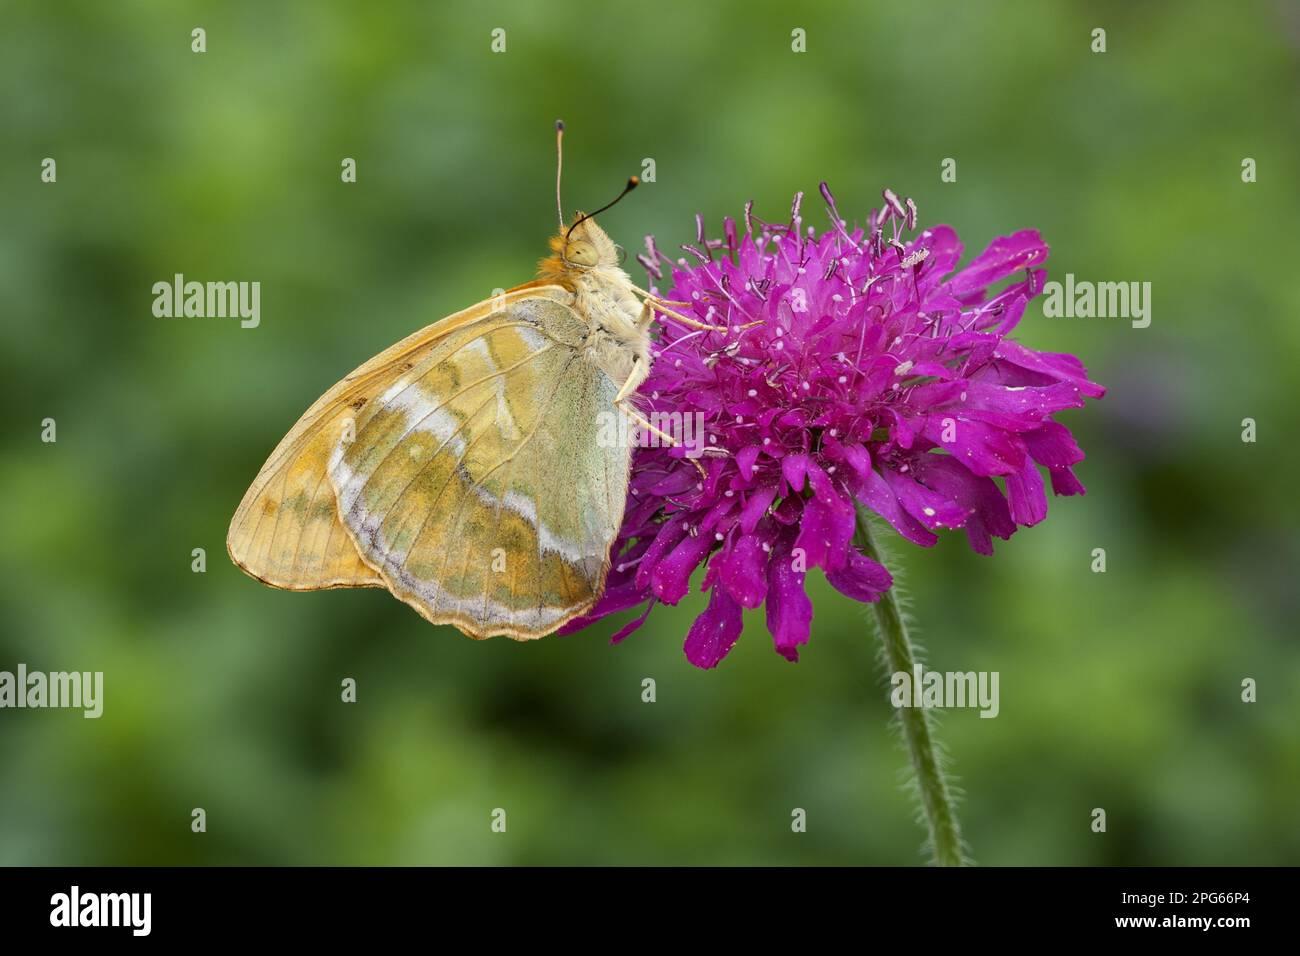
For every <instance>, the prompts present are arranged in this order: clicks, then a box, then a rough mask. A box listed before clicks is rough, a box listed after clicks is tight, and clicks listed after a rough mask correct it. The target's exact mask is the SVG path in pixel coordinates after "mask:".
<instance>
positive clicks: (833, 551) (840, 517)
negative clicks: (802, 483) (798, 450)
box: [794, 465, 854, 570]
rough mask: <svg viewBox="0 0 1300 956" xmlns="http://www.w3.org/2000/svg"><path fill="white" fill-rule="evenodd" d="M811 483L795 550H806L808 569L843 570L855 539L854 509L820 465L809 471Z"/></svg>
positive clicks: (812, 467) (813, 466)
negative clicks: (849, 549)
mask: <svg viewBox="0 0 1300 956" xmlns="http://www.w3.org/2000/svg"><path fill="white" fill-rule="evenodd" d="M808 482H809V484H810V485H811V486H812V489H813V496H812V497H811V498H809V499H808V500H807V501H805V502H804V506H803V521H802V522H800V525H799V536H798V538H797V539H796V540H795V543H794V546H795V547H796V548H802V549H803V551H804V554H805V555H806V560H807V562H808V565H809V567H814V566H815V567H819V568H826V569H827V570H830V569H832V568H838V567H841V566H843V564H844V562H845V560H846V555H847V552H848V547H849V542H850V541H851V540H852V539H853V528H854V522H853V505H852V504H851V503H850V502H849V501H848V500H846V499H845V498H844V497H842V496H841V495H840V493H839V491H838V489H836V487H835V483H834V482H833V481H831V479H830V477H829V476H828V475H827V474H826V472H824V471H822V470H821V468H819V467H818V466H817V465H812V466H810V467H809V469H808Z"/></svg>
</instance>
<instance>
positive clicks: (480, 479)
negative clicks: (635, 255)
mask: <svg viewBox="0 0 1300 956" xmlns="http://www.w3.org/2000/svg"><path fill="white" fill-rule="evenodd" d="M563 135H564V124H563V123H562V122H557V123H556V157H557V162H556V177H555V194H556V209H557V212H558V214H559V220H560V231H559V233H557V234H556V235H555V236H554V237H553V238H552V239H551V241H550V249H551V255H550V256H549V257H548V258H545V259H543V260H542V261H541V263H540V264H539V269H538V278H537V279H535V280H533V281H531V282H526V283H524V284H523V285H519V286H515V287H514V288H512V289H509V290H508V291H506V292H504V293H503V294H499V295H496V296H494V297H492V298H490V299H486V300H484V301H482V302H480V303H478V304H477V305H473V306H470V307H469V308H468V309H465V310H463V311H461V312H457V313H455V314H453V315H450V316H448V317H446V318H444V319H442V320H441V321H439V322H435V323H434V324H432V325H430V326H428V327H426V328H423V329H421V330H420V331H418V332H415V333H414V334H412V335H410V336H408V337H407V338H405V339H403V340H402V341H400V342H398V343H397V344H395V345H393V346H391V347H390V348H388V349H386V350H385V351H383V352H381V353H380V354H379V355H376V356H375V357H374V358H372V359H370V360H369V361H368V362H366V363H365V364H363V365H362V366H360V367H359V368H357V369H356V370H355V371H353V372H352V373H351V374H350V375H348V376H347V377H346V378H344V379H343V380H342V381H340V382H338V383H337V384H335V385H334V386H333V387H332V388H331V389H330V390H329V391H327V392H326V393H325V394H324V395H322V396H321V397H320V398H318V399H317V400H316V402H315V403H314V404H313V405H312V406H311V407H310V408H309V409H307V411H306V412H305V413H304V414H303V416H302V417H301V418H300V419H298V422H297V424H295V425H294V426H293V428H292V430H290V432H289V433H288V434H287V435H286V436H285V437H284V439H283V440H282V441H281V442H280V443H279V445H277V446H276V448H275V450H274V451H273V452H272V453H271V456H270V457H269V458H268V459H267V461H266V464H264V465H263V466H262V469H261V471H259V472H258V474H257V477H256V478H255V479H254V480H253V483H252V485H251V486H250V487H249V489H248V491H247V492H246V493H245V495H244V498H243V500H242V501H241V502H240V504H239V508H238V509H237V510H236V511H235V514H234V517H233V518H232V519H231V522H230V531H229V534H228V536H227V540H226V547H227V550H228V551H229V553H230V557H231V560H233V561H234V563H235V564H236V565H237V566H238V567H240V568H241V569H242V570H243V571H244V572H246V573H247V574H249V575H251V576H252V577H254V578H256V579H258V580H259V581H261V582H263V583H264V584H268V585H270V586H272V587H276V588H286V589H289V590H297V591H310V590H318V589H323V588H341V587H383V588H387V589H388V590H389V591H390V592H391V593H392V594H393V595H394V596H396V597H398V598H400V599H401V600H402V601H405V602H406V603H407V604H409V605H411V606H412V607H413V608H415V610H417V611H418V612H419V613H420V614H421V615H423V616H424V617H425V618H426V619H428V620H429V621H431V622H433V623H434V624H452V625H454V626H456V627H457V628H459V629H460V630H461V631H462V632H464V633H465V634H467V635H469V636H470V637H473V638H486V637H491V636H494V635H506V636H509V637H512V638H515V639H517V640H529V639H532V638H538V637H543V636H545V635H547V634H550V633H552V632H553V631H555V630H556V629H557V628H559V627H561V626H563V625H564V624H565V623H566V622H568V621H570V620H572V619H573V618H575V617H578V616H580V615H582V614H584V613H586V612H587V611H589V610H590V609H591V608H592V606H593V605H594V604H595V603H596V601H597V600H598V599H599V598H600V596H601V593H602V592H603V590H604V587H605V578H606V574H607V573H608V571H609V561H610V556H609V552H610V547H611V545H612V544H613V541H614V538H615V536H616V535H617V533H618V529H619V526H620V524H621V522H622V518H623V511H624V505H625V502H626V498H627V488H628V476H629V471H630V467H631V454H632V447H631V444H629V443H627V442H610V441H608V440H604V441H602V440H600V437H601V436H600V435H598V433H597V431H598V428H599V423H600V422H601V421H602V420H606V421H607V420H608V416H610V415H624V416H627V420H628V423H629V424H631V425H632V426H634V427H635V426H639V427H640V428H642V429H646V430H647V431H649V432H653V433H655V434H656V435H657V437H659V438H661V439H663V440H666V441H668V442H672V441H673V439H672V437H671V436H668V435H665V434H664V433H663V432H661V431H659V430H658V429H657V428H656V427H655V426H654V425H652V424H651V423H650V422H647V421H646V420H645V418H644V417H643V416H642V415H641V414H640V413H639V412H638V411H637V409H636V408H635V407H634V406H633V404H632V398H633V396H634V394H635V392H636V390H637V388H638V387H639V386H640V385H641V384H642V383H643V382H644V381H645V379H646V377H647V376H648V375H649V374H650V365H651V336H650V328H651V325H652V323H653V322H654V321H655V319H656V315H657V314H658V315H661V316H665V317H667V318H668V319H670V320H673V321H678V322H681V323H684V324H685V325H688V326H690V327H692V328H697V329H707V330H713V331H724V332H725V331H726V329H725V328H720V327H718V326H712V325H707V324H705V323H702V322H699V321H698V320H695V319H692V318H689V317H688V316H685V315H682V314H681V313H679V312H675V311H673V309H672V308H671V306H681V305H686V303H679V302H672V301H670V300H665V299H662V298H660V297H659V296H657V295H655V294H653V293H650V292H647V291H646V290H644V289H640V288H638V287H637V286H635V285H633V284H632V281H631V279H630V278H629V276H628V275H627V273H626V272H624V271H623V269H622V268H621V267H620V265H619V261H620V259H619V252H620V250H619V249H618V247H617V246H616V245H615V244H614V243H613V241H612V240H611V239H610V238H609V236H608V235H607V234H606V233H605V232H604V231H603V230H602V229H601V228H600V227H599V226H598V225H597V224H596V222H595V220H594V218H593V217H594V216H595V215H597V214H599V213H603V212H604V211H605V210H607V209H609V208H610V207H611V206H613V205H614V203H617V202H618V201H619V200H620V199H622V198H623V197H624V196H626V195H627V194H628V192H630V191H631V190H632V189H633V188H635V187H636V185H637V183H638V180H637V178H636V177H635V176H633V177H632V178H631V179H629V180H628V184H627V186H626V187H625V188H624V189H623V191H622V192H621V193H620V194H619V196H618V197H617V198H616V199H615V200H614V201H613V202H611V203H608V204H606V205H605V206H603V207H601V208H600V209H598V210H596V212H595V213H591V214H587V215H584V214H582V213H577V214H575V216H574V217H573V221H572V222H571V223H570V224H569V225H568V226H567V228H566V226H565V217H564V207H563V205H562V203H561V201H560V176H561V171H562V169H563V145H562V144H563ZM602 416H605V418H604V419H602ZM697 467H698V465H697Z"/></svg>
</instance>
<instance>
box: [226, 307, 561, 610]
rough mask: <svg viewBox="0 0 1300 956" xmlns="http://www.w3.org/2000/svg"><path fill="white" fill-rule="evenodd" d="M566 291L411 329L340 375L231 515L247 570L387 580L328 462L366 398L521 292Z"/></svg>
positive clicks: (229, 542)
mask: <svg viewBox="0 0 1300 956" xmlns="http://www.w3.org/2000/svg"><path fill="white" fill-rule="evenodd" d="M548 294H564V293H563V290H557V289H555V288H554V287H543V288H532V289H528V288H526V287H523V288H521V289H520V290H512V291H511V292H509V293H506V295H505V296H502V297H499V298H497V299H491V300H485V301H484V302H481V303H479V304H478V305H475V306H472V307H471V308H469V309H466V310H464V311H463V312H459V313H456V314H455V315H452V316H448V317H447V318H445V319H443V320H442V321H440V322H437V323H434V324H433V325H430V326H427V327H426V328H424V329H421V330H420V331H418V332H416V333H414V334H412V335H410V336H407V337H406V338H405V339H403V340H402V341H400V342H398V343H396V344H395V345H393V346H391V347H390V348H388V349H386V350H385V351H384V352H382V353H380V354H379V355H377V356H375V357H374V358H372V359H370V360H369V361H368V362H366V363H365V364H364V365H362V366H361V367H360V368H358V369H356V370H355V371H354V372H352V374H350V375H348V376H347V377H346V378H345V379H343V380H342V381H340V382H338V383H336V384H335V385H334V387H333V388H331V389H330V390H329V391H328V392H326V393H325V394H324V395H323V396H321V397H320V398H319V399H318V400H317V401H316V402H315V403H314V404H313V405H312V406H311V408H309V409H308V410H307V411H306V413H304V414H303V416H302V417H301V418H300V419H299V420H298V422H297V424H295V425H294V427H293V429H292V430H291V431H290V432H289V434H288V435H286V436H285V437H284V439H283V440H282V441H281V442H280V444H279V445H278V446H277V447H276V449H275V451H273V452H272V453H271V455H270V457H269V458H268V459H267V461H266V464H264V465H263V466H262V469H261V470H260V471H259V472H258V475H257V477H256V478H255V479H254V480H253V483H252V485H251V486H250V487H249V489H248V491H247V492H246V493H245V495H244V498H243V501H242V502H241V503H240V505H239V508H238V509H237V510H236V511H235V515H234V518H233V519H232V520H231V522H230V531H229V534H228V536H227V539H226V547H227V550H228V551H229V552H230V556H231V559H232V560H233V561H234V562H235V563H236V564H237V565H238V566H239V567H240V568H242V569H243V570H244V571H246V572H247V573H248V574H251V575H252V576H253V577H255V578H257V579H259V580H261V581H262V582H264V583H266V584H269V585H272V586H274V587H281V588H290V589H295V590H311V589H316V588H330V587H367V586H370V587H383V586H384V580H383V578H382V577H381V576H380V575H379V574H378V573H377V572H376V571H375V570H374V569H373V568H372V567H371V566H370V565H369V564H367V563H366V561H365V560H364V559H363V557H362V556H361V555H360V554H359V553H358V552H357V549H356V546H355V545H354V544H353V543H352V539H351V537H350V535H349V534H348V533H347V531H346V530H345V529H344V528H343V526H342V524H341V523H340V522H339V520H338V509H337V505H336V498H335V494H334V489H333V486H332V485H331V484H330V481H329V478H328V475H327V466H328V464H329V460H330V456H331V455H332V454H333V452H334V450H335V448H336V447H338V444H339V441H340V440H341V439H342V438H343V437H350V435H351V433H353V432H355V426H356V420H357V417H358V415H359V414H360V412H361V411H362V410H363V409H364V408H365V407H366V405H367V404H369V403H370V402H372V401H373V400H374V399H375V398H378V397H379V396H380V395H382V394H383V393H384V392H385V391H386V390H387V389H388V388H389V386H390V385H391V384H392V383H393V382H394V381H395V380H397V379H398V378H399V377H400V376H401V375H403V374H404V373H406V372H407V371H409V370H410V369H411V368H414V367H415V366H416V365H417V364H419V363H420V362H421V361H422V360H424V359H426V358H427V356H428V355H429V354H430V353H431V352H432V351H434V350H435V349H437V348H438V345H439V343H440V342H441V341H442V340H444V339H445V338H447V337H448V336H450V335H453V334H456V333H457V332H458V331H459V330H463V329H465V328H468V327H473V326H475V325H476V324H477V323H479V322H483V321H485V320H488V319H489V318H490V317H491V316H492V315H493V314H494V313H496V312H498V311H500V310H501V309H502V308H508V307H509V306H510V305H511V304H513V303H514V302H516V301H519V300H521V299H525V298H530V297H534V296H538V295H543V296H544V295H548Z"/></svg>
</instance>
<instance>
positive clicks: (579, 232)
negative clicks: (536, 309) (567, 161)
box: [540, 120, 641, 281]
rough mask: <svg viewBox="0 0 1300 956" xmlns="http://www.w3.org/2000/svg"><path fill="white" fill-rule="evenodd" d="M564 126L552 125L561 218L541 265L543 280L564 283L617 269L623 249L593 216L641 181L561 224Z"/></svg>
mask: <svg viewBox="0 0 1300 956" xmlns="http://www.w3.org/2000/svg"><path fill="white" fill-rule="evenodd" d="M563 143H564V123H563V122H562V121H560V120H556V123H555V155H556V162H555V207H556V211H557V212H558V213H559V217H560V231H559V233H558V234H557V235H555V236H553V237H552V238H551V256H550V258H547V259H543V260H542V261H541V263H540V274H541V277H542V278H544V279H552V280H560V281H563V280H564V279H565V278H567V277H572V276H574V275H576V274H582V273H586V272H590V271H592V270H600V269H606V268H610V267H614V268H617V267H618V265H619V264H620V263H621V262H622V250H621V249H620V248H619V247H618V246H616V245H615V244H614V241H613V240H612V239H610V238H609V236H608V235H606V234H605V230H603V229H601V228H600V226H598V225H596V220H595V218H594V217H595V216H598V215H600V214H601V213H602V212H604V211H605V210H606V209H609V208H610V207H611V206H613V205H614V204H615V203H617V202H618V201H619V200H620V199H622V198H623V197H624V196H626V195H627V194H628V193H630V192H631V191H632V190H633V189H636V187H637V186H639V185H640V184H641V180H639V179H637V177H635V176H632V177H631V178H629V179H628V181H627V185H626V186H624V187H623V191H622V192H621V193H619V194H618V195H617V196H615V197H614V199H613V201H612V202H607V203H606V204H605V205H603V206H601V207H600V208H599V209H597V210H596V211H595V212H590V213H581V212H580V213H576V214H574V217H573V222H572V223H570V224H569V225H568V226H567V227H566V226H565V225H564V204H563V203H562V202H561V201H560V173H561V171H562V170H563V168H564V149H563Z"/></svg>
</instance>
